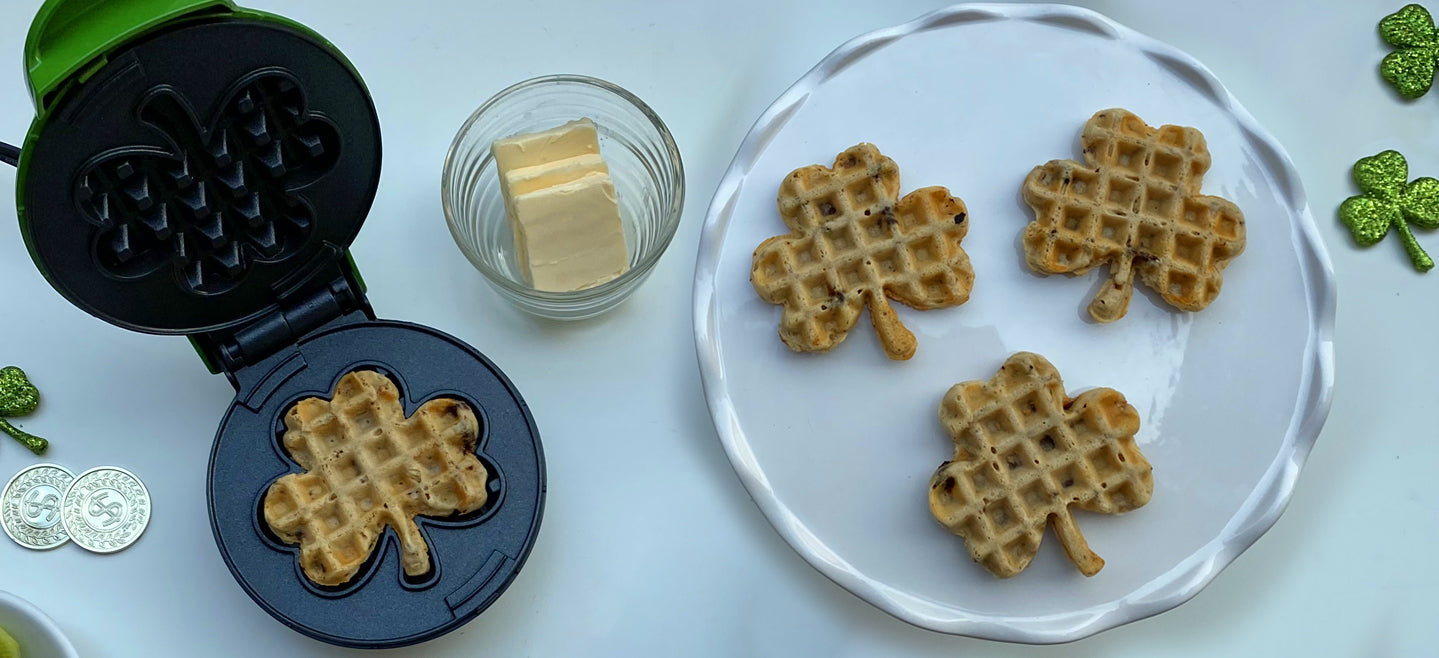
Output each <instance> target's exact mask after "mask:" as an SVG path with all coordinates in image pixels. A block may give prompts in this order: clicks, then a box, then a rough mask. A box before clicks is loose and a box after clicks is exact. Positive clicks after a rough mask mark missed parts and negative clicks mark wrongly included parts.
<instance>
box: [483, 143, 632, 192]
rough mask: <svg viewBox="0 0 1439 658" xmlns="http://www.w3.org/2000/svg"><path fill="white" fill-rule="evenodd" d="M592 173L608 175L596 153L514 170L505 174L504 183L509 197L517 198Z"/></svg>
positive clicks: (607, 168) (602, 161)
mask: <svg viewBox="0 0 1439 658" xmlns="http://www.w3.org/2000/svg"><path fill="white" fill-rule="evenodd" d="M592 173H602V174H608V173H610V168H609V167H606V166H605V161H604V159H603V158H601V157H600V155H599V154H598V153H586V154H585V155H578V156H575V157H573V158H565V159H563V160H556V161H554V162H546V163H544V164H537V165H534V166H533V167H521V168H519V169H514V170H511V171H509V172H506V173H505V182H506V183H507V184H508V186H509V190H510V195H511V196H517V195H520V194H529V193H530V192H534V191H535V190H542V189H544V188H546V187H554V186H555V185H562V184H564V183H569V182H571V181H575V180H579V178H580V177H582V176H584V175H586V174H592Z"/></svg>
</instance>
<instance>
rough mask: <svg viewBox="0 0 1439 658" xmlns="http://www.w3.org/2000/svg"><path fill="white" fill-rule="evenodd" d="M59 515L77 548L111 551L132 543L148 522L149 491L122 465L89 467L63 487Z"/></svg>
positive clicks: (97, 551)
mask: <svg viewBox="0 0 1439 658" xmlns="http://www.w3.org/2000/svg"><path fill="white" fill-rule="evenodd" d="M60 518H61V519H62V520H63V521H64V523H65V531H66V532H68V533H70V538H71V539H73V540H75V544H76V545H78V546H79V547H80V548H83V549H85V550H87V551H94V552H96V553H114V552H115V551H119V550H123V549H124V548H126V547H128V546H129V545H130V544H133V543H135V540H137V539H139V538H140V534H141V533H143V532H145V526H148V525H149V524H150V492H149V491H146V490H145V485H144V484H141V483H140V478H137V477H135V475H134V474H133V473H131V472H130V471H127V470H125V469H123V468H116V467H113V466H101V467H98V468H92V469H90V470H88V471H85V472H84V473H81V474H80V475H77V476H75V482H74V483H72V484H71V485H70V488H69V489H66V490H65V496H64V497H63V498H62V500H61V503H60Z"/></svg>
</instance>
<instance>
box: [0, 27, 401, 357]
mask: <svg viewBox="0 0 1439 658" xmlns="http://www.w3.org/2000/svg"><path fill="white" fill-rule="evenodd" d="M225 43H238V44H244V45H243V47H240V46H237V47H232V48H224V49H223V50H224V53H223V55H220V56H217V55H216V54H215V44H225ZM137 119H138V120H137ZM40 130H41V133H40V134H38V135H33V136H32V138H31V140H29V142H30V143H31V144H33V148H32V149H31V150H30V152H29V154H28V156H29V162H28V163H27V166H26V167H25V171H26V172H27V177H26V178H25V179H24V180H23V181H22V183H21V185H22V186H23V187H24V192H25V197H24V198H25V207H24V208H23V209H22V212H21V217H22V221H23V222H24V223H25V225H26V230H25V231H24V234H25V235H26V238H27V240H28V241H29V246H30V250H31V253H32V254H33V255H34V256H35V259H36V262H37V263H38V264H39V265H40V267H41V269H42V270H43V271H44V273H45V275H46V277H47V278H48V279H49V280H50V282H51V283H52V284H53V285H54V286H55V288H56V289H57V290H59V291H60V292H61V294H63V295H65V297H66V298H68V299H69V300H70V301H72V302H74V303H75V304H76V305H77V306H79V307H81V308H83V309H85V310H86V311H89V312H90V313H92V314H94V315H97V316H99V317H101V318H103V319H105V320H107V321H110V322H113V323H115V324H119V325H121V326H125V327H128V328H132V329H136V330H140V331H148V332H154V333H191V332H197V331H207V330H211V329H215V328H218V327H222V326H226V325H230V324H233V323H235V322H237V321H240V320H243V319H245V318H247V317H249V316H252V315H254V314H257V313H259V312H261V311H262V310H264V309H265V308H266V307H267V305H268V301H269V300H270V299H271V298H272V297H273V295H274V291H275V290H277V289H283V288H284V287H285V286H286V285H289V284H292V283H294V282H293V281H292V279H293V278H294V275H295V272H296V271H297V270H300V269H303V264H305V263H307V262H311V261H313V260H315V259H317V258H323V257H325V256H326V255H327V254H328V255H333V253H335V252H336V250H337V249H343V248H344V247H346V246H348V245H349V244H350V242H351V241H353V240H354V236H355V234H356V233H357V232H358V231H359V229H360V225H361V224H362V223H363V222H364V219H365V214H366V213H367V212H369V209H370V203H371V201H373V199H374V190H375V188H376V186H377V184H378V181H379V174H380V142H379V139H380V135H379V125H378V123H377V121H376V119H375V114H374V107H373V104H372V103H371V102H370V97H369V95H368V93H367V92H366V91H365V88H364V85H363V83H362V82H360V80H359V78H358V77H356V76H355V75H354V74H353V73H352V72H351V70H350V69H349V68H348V67H347V65H346V64H344V63H342V62H341V61H339V60H337V59H335V58H334V57H333V56H331V55H330V54H329V53H327V52H326V51H325V50H323V49H322V48H320V47H318V46H317V45H315V44H313V43H312V42H311V41H310V40H308V39H306V38H305V37H304V36H302V35H300V34H299V33H298V32H295V31H290V30H286V29H282V28H279V27H275V26H274V25H273V24H267V23H259V22H252V21H244V20H228V21H217V22H210V23H199V24H194V25H189V26H187V27H185V28H184V29H177V30H171V31H166V32H161V33H159V34H157V35H155V36H152V37H150V38H148V39H146V40H144V41H142V42H140V43H137V44H136V45H134V46H133V47H131V48H130V49H128V50H127V51H125V52H124V53H123V54H121V55H119V56H117V57H113V58H111V60H110V62H109V64H107V65H106V66H105V67H103V68H101V69H100V70H99V71H98V72H97V73H96V74H95V75H94V76H93V77H91V78H90V79H89V80H88V81H87V82H86V83H85V84H84V85H83V86H82V87H81V88H80V89H79V90H77V91H75V92H74V93H73V94H72V95H71V96H70V97H67V98H65V99H64V100H63V102H62V105H61V106H59V107H58V108H57V109H56V110H55V111H54V116H52V117H51V119H50V120H49V121H47V122H45V123H44V124H43V126H41V127H40ZM342 154H343V157H342Z"/></svg>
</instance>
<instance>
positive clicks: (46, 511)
mask: <svg viewBox="0 0 1439 658" xmlns="http://www.w3.org/2000/svg"><path fill="white" fill-rule="evenodd" d="M74 481H75V476H74V474H72V473H70V471H69V469H66V468H65V467H63V466H56V465H54V464H36V465H34V466H31V467H30V468H27V469H25V470H23V471H20V472H19V473H16V474H15V477H13V478H10V482H9V483H7V484H6V485H5V490H4V493H3V494H0V526H3V527H4V528H5V534H7V535H9V536H10V538H11V539H13V540H15V543H17V544H19V545H21V546H24V547H25V548H33V549H35V550H37V551H43V550H45V549H49V548H55V547H56V546H59V545H61V544H64V543H65V542H67V541H70V535H69V533H67V532H65V524H64V523H62V522H61V516H62V515H61V513H60V501H61V499H62V498H63V497H64V496H65V490H66V489H69V488H70V484H71V483H72V482H74Z"/></svg>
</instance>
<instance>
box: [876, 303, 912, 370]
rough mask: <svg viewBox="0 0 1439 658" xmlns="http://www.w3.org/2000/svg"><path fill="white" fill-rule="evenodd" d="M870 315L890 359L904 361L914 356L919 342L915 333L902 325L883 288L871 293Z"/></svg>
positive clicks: (880, 341)
mask: <svg viewBox="0 0 1439 658" xmlns="http://www.w3.org/2000/svg"><path fill="white" fill-rule="evenodd" d="M869 314H870V316H871V317H870V319H871V320H873V321H874V331H875V333H876V334H878V335H879V343H880V345H882V346H883V347H884V353H885V354H887V355H889V358H891V359H894V360H895V361H903V360H905V359H908V358H910V357H912V356H914V351H915V349H916V348H917V347H918V345H919V341H917V340H915V338H914V332H912V331H910V330H909V329H908V328H906V327H905V326H904V324H902V323H900V321H899V316H898V315H897V314H895V312H894V307H893V306H890V304H889V299H888V298H887V297H885V295H884V289H883V288H881V289H879V290H874V291H871V292H870V293H869Z"/></svg>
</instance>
